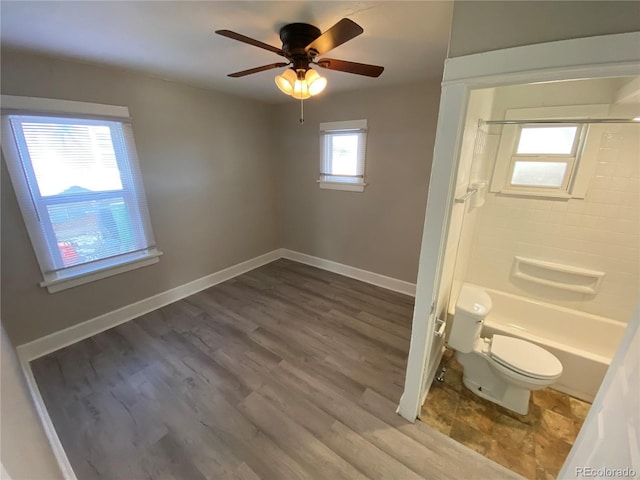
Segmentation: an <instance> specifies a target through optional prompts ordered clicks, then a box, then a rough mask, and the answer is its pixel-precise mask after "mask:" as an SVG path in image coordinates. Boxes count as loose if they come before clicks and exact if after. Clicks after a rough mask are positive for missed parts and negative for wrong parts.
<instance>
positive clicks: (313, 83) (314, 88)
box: [304, 69, 327, 95]
mask: <svg viewBox="0 0 640 480" xmlns="http://www.w3.org/2000/svg"><path fill="white" fill-rule="evenodd" d="M304 79H305V81H306V82H307V87H308V89H309V93H310V94H311V95H317V94H319V93H320V92H322V91H323V90H324V88H325V87H326V86H327V79H326V78H324V77H321V76H320V74H319V73H318V72H316V71H315V70H311V69H309V70H307V73H306V75H305V77H304Z"/></svg>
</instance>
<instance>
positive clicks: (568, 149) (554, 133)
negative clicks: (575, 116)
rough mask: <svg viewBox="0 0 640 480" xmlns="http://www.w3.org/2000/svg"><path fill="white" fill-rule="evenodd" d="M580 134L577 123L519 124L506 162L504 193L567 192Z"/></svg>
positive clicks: (560, 193) (562, 193)
mask: <svg viewBox="0 0 640 480" xmlns="http://www.w3.org/2000/svg"><path fill="white" fill-rule="evenodd" d="M581 133H582V127H581V126H579V125H567V124H559V125H544V124H542V125H537V124H530V125H522V126H521V127H520V128H519V131H518V133H517V140H516V142H515V148H514V151H513V154H512V156H511V161H510V164H509V174H508V176H507V181H506V184H505V187H504V188H505V190H506V192H507V193H509V192H511V193H518V192H522V193H523V194H528V193H536V192H538V193H542V192H544V193H545V194H547V195H549V196H554V195H559V196H562V195H568V193H569V187H570V184H571V178H572V175H573V173H574V170H575V166H576V159H577V156H578V151H579V146H580V140H581V137H582V135H581ZM503 191H504V190H503ZM554 192H555V193H554Z"/></svg>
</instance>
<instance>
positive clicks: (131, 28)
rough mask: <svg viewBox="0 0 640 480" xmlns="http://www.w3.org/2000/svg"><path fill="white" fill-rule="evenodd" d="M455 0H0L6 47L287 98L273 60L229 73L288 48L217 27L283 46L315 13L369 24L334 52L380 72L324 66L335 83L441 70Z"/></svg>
mask: <svg viewBox="0 0 640 480" xmlns="http://www.w3.org/2000/svg"><path fill="white" fill-rule="evenodd" d="M452 8H453V2H450V1H447V2H436V1H368V2H367V1H364V2H345V1H323V2H318V1H284V2H283V1H228V2H221V1H199V2H192V1H82V2H75V1H43V2H30V1H8V0H3V1H2V2H0V13H1V27H2V29H1V33H0V41H1V42H2V46H3V47H9V48H18V49H24V50H30V51H36V52H41V53H44V54H47V55H53V56H58V57H64V58H69V59H74V60H79V61H85V62H92V63H100V64H106V65H111V66H117V67H123V68H128V69H135V70H137V71H142V72H146V73H150V74H153V75H155V76H159V77H162V78H166V79H170V80H174V81H181V82H184V83H188V84H191V85H197V86H201V87H205V88H211V89H215V90H221V91H225V92H230V93H234V94H238V95H243V96H248V97H253V98H257V99H260V100H263V101H267V102H272V103H275V102H280V101H283V100H285V101H286V100H287V98H289V97H286V96H285V95H283V94H282V93H280V92H279V91H278V89H277V88H276V86H275V83H274V80H273V79H274V77H275V75H276V74H277V73H280V71H279V70H272V71H267V72H261V73H258V74H254V75H250V76H247V77H243V78H235V79H233V78H228V77H227V76H226V75H227V74H228V73H232V72H236V71H239V70H244V69H248V68H252V67H256V66H260V65H265V64H269V63H274V62H279V61H281V60H282V58H281V57H279V56H277V55H275V54H273V53H271V52H269V51H267V50H262V49H260V48H256V47H253V46H250V45H247V44H243V43H241V42H237V41H234V40H230V39H228V38H225V37H221V36H219V35H216V34H214V31H215V30H220V29H228V30H233V31H235V32H238V33H241V34H243V35H247V36H249V37H252V38H255V39H257V40H260V41H263V42H266V43H269V44H271V45H274V46H276V47H281V42H280V39H279V37H278V31H279V29H280V27H282V26H283V25H285V24H287V23H292V22H305V23H311V24H313V25H315V26H317V27H318V28H320V30H322V31H325V30H327V29H328V28H329V27H331V26H332V25H333V24H334V23H336V22H337V21H338V20H340V19H341V18H343V17H348V18H350V19H351V20H353V21H355V22H356V23H358V24H359V25H360V26H362V27H363V28H364V33H363V34H362V35H360V36H359V37H356V38H355V39H353V40H351V41H349V42H347V43H345V44H343V45H341V46H339V47H337V48H336V49H334V50H332V51H331V52H330V53H329V54H327V55H326V56H328V57H330V58H338V59H341V60H349V61H354V62H360V63H371V64H374V65H382V66H384V67H385V71H384V73H383V74H382V76H380V77H379V78H377V79H374V78H368V77H363V76H360V75H351V74H347V73H343V72H335V71H328V70H321V72H322V73H323V75H325V76H326V77H327V78H328V82H329V83H328V87H327V91H328V92H329V91H330V92H337V91H347V90H354V89H360V88H368V87H372V86H379V85H393V84H401V83H408V82H414V81H418V80H420V79H425V78H430V77H440V76H441V75H442V68H443V63H444V59H445V57H446V51H447V44H448V39H449V29H450V25H451V12H452Z"/></svg>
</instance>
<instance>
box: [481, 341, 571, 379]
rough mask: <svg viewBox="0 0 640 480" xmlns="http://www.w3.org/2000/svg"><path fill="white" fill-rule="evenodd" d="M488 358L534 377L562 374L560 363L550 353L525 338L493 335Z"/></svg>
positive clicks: (553, 377)
mask: <svg viewBox="0 0 640 480" xmlns="http://www.w3.org/2000/svg"><path fill="white" fill-rule="evenodd" d="M488 354H489V358H490V359H491V360H493V361H495V362H496V363H498V364H500V365H501V366H503V367H505V368H507V369H508V370H511V371H513V372H516V373H519V374H520V375H524V376H526V377H529V378H534V379H540V380H544V379H555V378H558V377H559V376H560V375H561V374H562V363H560V360H558V359H557V358H556V357H555V356H554V355H553V354H552V353H550V352H547V351H546V350H545V349H544V348H541V347H539V346H538V345H535V344H533V343H531V342H527V341H526V340H521V339H519V338H514V337H507V336H505V335H494V336H493V338H492V339H491V345H490V347H489V352H488Z"/></svg>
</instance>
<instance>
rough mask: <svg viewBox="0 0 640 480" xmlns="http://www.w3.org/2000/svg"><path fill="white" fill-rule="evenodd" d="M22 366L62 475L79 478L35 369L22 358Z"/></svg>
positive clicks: (67, 478) (73, 479)
mask: <svg viewBox="0 0 640 480" xmlns="http://www.w3.org/2000/svg"><path fill="white" fill-rule="evenodd" d="M20 366H21V367H22V374H23V375H24V378H25V380H26V382H27V387H28V388H29V392H30V393H31V399H32V400H33V403H34V405H35V408H36V412H37V413H38V417H40V422H41V423H42V428H43V429H44V433H45V435H46V436H47V440H49V445H51V450H52V451H53V455H54V456H55V458H56V461H57V462H58V466H59V467H60V471H61V472H62V476H63V477H64V479H65V480H78V477H76V474H75V472H74V471H73V468H72V467H71V462H70V461H69V457H67V453H66V452H65V451H64V447H63V446H62V442H61V441H60V438H59V437H58V433H57V432H56V429H55V427H54V426H53V422H52V421H51V417H50V416H49V412H48V411H47V407H46V405H45V404H44V400H43V399H42V395H41V394H40V389H39V388H38V384H37V383H36V379H35V377H34V376H33V371H32V370H31V364H30V363H29V362H28V361H26V360H24V359H22V358H21V359H20ZM56 477H57V475H56ZM2 478H4V477H2Z"/></svg>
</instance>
